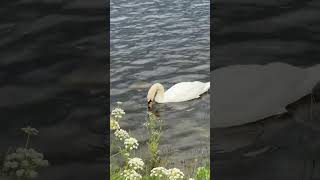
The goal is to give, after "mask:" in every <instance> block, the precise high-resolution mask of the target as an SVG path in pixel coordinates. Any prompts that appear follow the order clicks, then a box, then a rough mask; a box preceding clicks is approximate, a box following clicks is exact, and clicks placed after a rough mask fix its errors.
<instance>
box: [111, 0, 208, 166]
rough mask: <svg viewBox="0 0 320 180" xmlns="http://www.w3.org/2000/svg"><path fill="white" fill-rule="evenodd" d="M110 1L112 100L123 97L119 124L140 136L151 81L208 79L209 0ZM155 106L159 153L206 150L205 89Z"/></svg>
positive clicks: (183, 156)
mask: <svg viewBox="0 0 320 180" xmlns="http://www.w3.org/2000/svg"><path fill="white" fill-rule="evenodd" d="M110 5H111V13H110V14H111V18H110V43H111V49H110V56H111V68H110V75H111V78H110V81H111V89H110V90H111V91H110V96H111V103H112V104H113V105H115V102H116V101H122V102H124V104H123V108H124V110H125V111H126V117H125V119H124V120H123V121H121V123H122V124H121V126H122V127H123V128H124V129H126V130H129V131H130V132H131V133H132V134H133V136H135V137H136V138H137V139H138V140H139V141H141V142H144V141H145V140H146V138H147V137H146V135H145V133H146V131H145V129H144V128H143V123H144V122H145V117H146V112H147V109H146V108H147V105H146V103H147V102H146V95H147V91H148V88H149V87H150V86H151V85H152V84H153V83H156V82H159V83H161V84H163V85H164V87H165V88H166V89H168V88H169V87H171V86H172V85H174V84H175V83H179V82H184V81H202V82H208V81H209V80H210V38H209V34H210V24H209V10H210V6H209V1H208V0H196V1H182V0H173V1H172V0H162V1H158V0H152V1H146V0H142V1H141V0H133V1H130V2H128V1H124V0H120V1H118V0H117V1H116V0H112V1H111V4H110ZM155 109H156V110H155V111H157V114H159V116H160V118H161V119H162V120H163V122H164V129H163V131H162V136H161V139H160V150H161V152H162V155H164V156H166V157H169V158H170V159H171V160H172V162H174V161H176V160H180V161H182V160H187V159H189V158H194V157H196V156H197V155H198V152H199V151H201V152H203V153H204V154H205V155H206V156H208V155H209V149H208V148H209V143H210V142H209V137H210V135H209V131H210V129H209V127H210V116H209V112H210V93H206V94H204V95H203V96H201V98H200V99H196V100H193V101H189V102H182V103H172V104H163V105H156V106H155ZM141 146H142V147H141V148H142V149H144V148H145V143H142V145H141ZM166 149H170V151H167V150H166ZM141 156H144V154H143V153H142V155H141Z"/></svg>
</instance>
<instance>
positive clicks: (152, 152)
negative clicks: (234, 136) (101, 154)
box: [110, 102, 210, 180]
mask: <svg viewBox="0 0 320 180" xmlns="http://www.w3.org/2000/svg"><path fill="white" fill-rule="evenodd" d="M124 115H125V111H124V110H123V109H122V108H121V102H118V103H117V107H115V108H114V109H113V110H112V112H111V116H110V130H111V131H112V133H113V138H112V139H115V140H112V141H111V148H110V158H111V160H110V162H111V163H110V174H111V177H110V179H111V180H209V179H210V166H209V162H207V163H206V165H205V166H204V167H194V166H193V169H192V170H191V171H192V174H191V175H186V174H185V173H183V172H182V171H181V170H180V169H178V168H175V167H174V168H166V167H165V165H166V164H167V163H166V159H165V158H163V157H160V155H159V140H160V137H161V128H162V121H161V120H160V119H158V118H157V117H156V116H155V115H154V114H153V113H151V112H148V115H147V118H146V122H145V124H144V126H145V127H146V129H147V132H148V141H147V147H148V155H149V156H145V157H144V158H145V160H143V159H142V158H140V157H136V150H137V149H138V147H139V142H138V141H137V139H135V138H134V137H132V135H130V133H128V132H127V131H126V130H124V129H121V127H120V121H121V119H122V118H123V116H124Z"/></svg>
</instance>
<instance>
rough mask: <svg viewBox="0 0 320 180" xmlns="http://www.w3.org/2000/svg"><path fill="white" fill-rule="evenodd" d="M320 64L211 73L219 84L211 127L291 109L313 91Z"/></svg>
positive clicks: (233, 68)
mask: <svg viewBox="0 0 320 180" xmlns="http://www.w3.org/2000/svg"><path fill="white" fill-rule="evenodd" d="M319 80H320V64H318V65H314V66H312V67H308V68H300V67H296V66H292V65H289V64H285V63H270V64H267V65H234V66H227V67H223V68H219V69H216V70H214V71H213V72H212V73H211V81H212V82H214V83H215V84H216V86H215V88H214V91H213V98H212V104H213V106H212V107H213V108H212V110H211V111H212V112H213V121H212V122H211V128H226V127H233V126H240V125H244V124H247V123H253V122H256V121H259V120H262V119H265V118H267V117H270V116H274V115H279V114H283V113H286V112H287V109H286V107H287V106H288V105H289V104H291V103H294V102H295V101H297V100H299V99H300V98H302V97H303V96H306V95H308V94H310V93H311V92H312V89H313V88H314V87H315V86H316V84H317V83H318V82H319Z"/></svg>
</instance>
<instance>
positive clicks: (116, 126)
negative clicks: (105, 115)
mask: <svg viewBox="0 0 320 180" xmlns="http://www.w3.org/2000/svg"><path fill="white" fill-rule="evenodd" d="M110 129H111V130H118V129H120V126H119V123H118V122H117V121H116V120H114V119H110Z"/></svg>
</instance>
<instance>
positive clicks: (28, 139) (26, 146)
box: [25, 134, 30, 149]
mask: <svg viewBox="0 0 320 180" xmlns="http://www.w3.org/2000/svg"><path fill="white" fill-rule="evenodd" d="M29 141H30V134H28V136H27V142H26V145H25V148H26V149H27V148H28V146H29Z"/></svg>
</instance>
